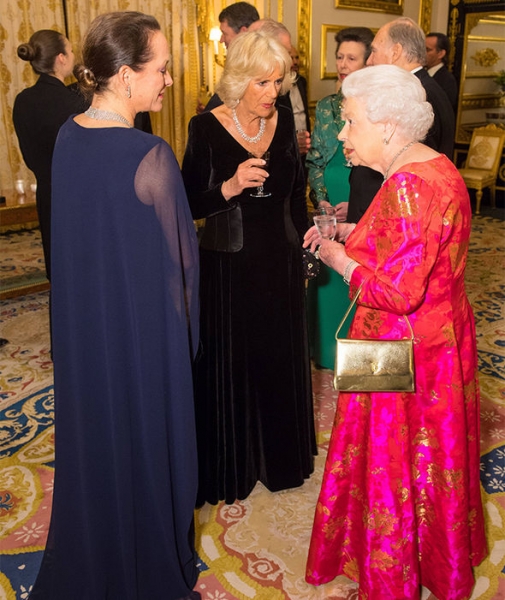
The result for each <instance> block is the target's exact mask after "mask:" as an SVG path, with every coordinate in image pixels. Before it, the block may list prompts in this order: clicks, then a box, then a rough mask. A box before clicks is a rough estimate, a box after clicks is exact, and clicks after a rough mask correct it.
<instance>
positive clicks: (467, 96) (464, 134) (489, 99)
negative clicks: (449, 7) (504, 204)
mask: <svg viewBox="0 0 505 600" xmlns="http://www.w3.org/2000/svg"><path fill="white" fill-rule="evenodd" d="M479 8H481V9H482V8H483V7H482V6H481V7H479ZM486 22H489V23H490V24H492V25H494V26H499V27H502V28H503V26H504V25H505V10H504V9H501V10H488V11H486V12H468V13H466V15H465V19H464V35H463V38H462V42H463V45H462V53H461V71H460V74H459V75H460V81H459V97H458V111H457V115H456V140H455V141H456V143H457V144H458V143H459V144H467V143H469V142H470V139H471V137H472V130H473V128H474V127H477V126H482V125H485V124H486V122H479V123H464V121H463V115H464V112H465V111H470V110H485V109H493V108H499V107H500V100H501V94H500V92H499V90H498V89H497V90H496V91H494V92H491V91H485V92H484V93H468V92H466V93H465V84H466V82H467V81H468V80H470V79H487V80H489V79H490V78H492V77H493V76H494V74H495V73H496V68H493V64H491V63H493V60H495V57H494V56H493V55H492V54H493V51H494V50H493V46H496V47H498V46H501V45H503V49H502V52H501V57H502V58H503V57H504V56H505V35H503V37H499V36H496V35H489V36H486V35H473V34H472V31H473V30H474V29H475V27H477V25H479V24H485V23H486ZM472 42H477V43H479V42H485V43H486V44H485V45H486V46H487V48H486V50H489V51H490V52H491V57H490V60H489V61H488V62H489V64H487V63H486V60H484V57H483V60H482V64H481V65H480V66H481V67H482V68H480V69H479V65H477V67H476V69H475V70H472V69H471V68H470V67H469V63H470V59H471V58H472V57H471V56H469V52H470V53H471V52H472V50H471V49H470V47H471V45H472ZM474 62H476V63H477V61H476V60H475V58H474ZM498 70H499V69H498Z"/></svg>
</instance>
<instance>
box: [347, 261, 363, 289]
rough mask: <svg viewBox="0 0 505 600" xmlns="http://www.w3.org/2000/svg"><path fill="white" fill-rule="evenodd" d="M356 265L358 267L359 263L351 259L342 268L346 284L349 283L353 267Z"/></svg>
mask: <svg viewBox="0 0 505 600" xmlns="http://www.w3.org/2000/svg"><path fill="white" fill-rule="evenodd" d="M356 267H359V263H358V262H356V261H355V260H353V259H351V260H350V261H349V262H348V263H347V265H346V266H345V268H344V273H343V278H344V283H346V284H347V285H349V284H350V282H351V277H352V274H353V273H354V269H355V268H356Z"/></svg>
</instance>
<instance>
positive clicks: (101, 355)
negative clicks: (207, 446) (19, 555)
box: [30, 119, 199, 600]
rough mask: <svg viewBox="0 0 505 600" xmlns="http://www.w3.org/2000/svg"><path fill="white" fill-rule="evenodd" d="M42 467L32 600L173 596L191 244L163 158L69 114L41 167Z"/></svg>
mask: <svg viewBox="0 0 505 600" xmlns="http://www.w3.org/2000/svg"><path fill="white" fill-rule="evenodd" d="M52 180H53V199H52V200H53V202H52V233H53V235H52V273H53V279H52V318H53V354H54V393H55V418H56V433H55V446H56V459H55V483H54V499H53V508H52V518H51V525H50V531H49V537H48V541H47V547H46V551H45V554H44V558H43V561H42V566H41V570H40V574H39V577H38V579H37V581H36V584H35V587H34V590H33V592H32V594H31V596H30V599H31V600H39V599H45V600H64V599H65V600H68V599H72V600H106V599H107V600H148V599H149V600H150V599H152V598H161V597H162V598H164V599H165V600H174V599H176V598H181V597H184V596H186V595H188V594H189V593H190V591H191V590H192V588H193V587H194V585H195V583H196V579H197V567H196V555H195V550H194V539H193V538H194V532H193V510H194V505H195V498H196V492H197V456H196V437H195V422H194V405H193V385H192V357H193V355H194V352H195V349H196V346H197V343H198V336H199V334H198V277H199V273H198V268H199V267H198V246H197V241H196V234H195V228H194V224H193V221H192V217H191V213H190V210H189V207H188V204H187V198H186V194H185V191H184V186H183V182H182V178H181V173H180V170H179V167H178V164H177V162H176V159H175V157H174V155H173V153H172V151H171V149H170V147H169V146H168V144H166V142H165V141H163V140H162V139H161V138H158V137H156V136H153V135H149V134H147V133H144V132H142V131H139V130H137V129H126V128H118V127H115V128H103V129H102V128H99V129H87V128H83V127H80V126H79V125H77V124H76V123H75V122H74V121H73V119H69V120H68V121H67V122H66V123H65V125H63V127H62V129H61V130H60V133H59V136H58V140H57V143H56V147H55V151H54V160H53V172H52Z"/></svg>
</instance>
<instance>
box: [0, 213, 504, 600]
mask: <svg viewBox="0 0 505 600" xmlns="http://www.w3.org/2000/svg"><path fill="white" fill-rule="evenodd" d="M504 234H505V227H504V223H503V221H500V220H499V219H493V218H489V217H484V216H480V217H474V223H473V233H472V239H471V245H470V253H469V264H468V269H467V286H468V294H469V297H470V300H471V302H472V306H473V308H474V312H475V317H476V322H477V336H478V349H479V370H480V386H481V392H482V410H481V449H482V458H481V482H482V491H483V499H484V510H485V514H486V527H487V539H488V546H489V556H488V557H487V558H486V560H485V561H483V563H482V564H481V565H480V566H479V567H478V568H477V569H476V570H475V576H476V585H475V588H474V592H473V595H472V600H505V315H504V308H505V302H504V301H505V268H504V267H505V264H504V263H505V247H504V239H505V236H504ZM0 326H1V332H0V337H2V338H6V339H8V340H9V343H8V344H7V345H5V346H3V347H2V348H0V357H1V366H0V599H1V600H3V599H5V600H26V599H27V598H28V595H29V591H30V589H31V586H32V585H33V582H34V580H35V578H36V575H37V571H38V569H39V566H40V561H41V558H42V552H43V548H44V544H45V541H46V537H47V528H48V523H49V517H50V510H51V509H50V506H51V498H52V482H53V474H54V471H53V469H54V464H53V460H54V450H53V434H54V427H53V388H52V363H51V361H50V356H49V335H48V295H47V293H45V292H44V293H39V294H34V295H31V296H24V297H21V298H18V299H11V300H6V301H3V302H1V303H0ZM331 378H332V373H331V371H328V370H316V369H314V370H313V385H314V399H315V407H316V423H317V428H318V447H319V456H318V457H317V459H316V469H315V472H314V474H313V475H312V477H311V478H310V479H309V480H307V481H306V482H305V484H304V485H303V486H302V487H300V488H297V489H294V490H289V491H284V492H277V493H270V492H268V491H267V490H266V489H265V488H264V487H263V486H262V485H261V484H258V485H257V486H256V488H255V489H254V491H253V493H252V494H251V495H250V496H249V498H247V499H246V500H244V501H242V502H235V503H234V504H232V505H226V504H224V503H221V504H219V505H217V506H210V505H205V506H204V507H203V508H201V509H200V510H198V511H196V513H195V520H196V527H197V549H198V554H199V557H200V571H201V572H200V578H199V580H198V583H197V586H196V588H195V589H197V590H198V591H199V592H200V593H201V595H202V598H203V600H250V599H252V600H281V599H282V600H302V599H303V600H358V591H357V585H356V584H355V583H353V582H352V581H350V580H348V579H346V578H345V577H339V578H337V579H335V580H334V581H332V582H331V583H328V584H326V585H324V586H321V587H319V588H315V587H313V586H309V585H308V584H306V583H305V581H304V572H305V561H306V555H307V549H308V544H309V539H310V533H311V528H312V519H313V513H314V507H315V504H316V500H317V495H318V492H319V486H320V483H321V477H322V472H323V466H324V460H325V455H326V448H327V444H328V440H329V435H330V431H331V426H332V421H333V417H334V413H335V408H336V401H337V395H336V393H335V392H334V391H333V389H332V386H331ZM117 600H121V599H117ZM422 600H435V598H434V597H433V596H432V595H431V594H430V593H429V591H428V590H423V595H422Z"/></svg>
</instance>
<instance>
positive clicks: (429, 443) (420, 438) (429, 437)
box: [412, 427, 439, 448]
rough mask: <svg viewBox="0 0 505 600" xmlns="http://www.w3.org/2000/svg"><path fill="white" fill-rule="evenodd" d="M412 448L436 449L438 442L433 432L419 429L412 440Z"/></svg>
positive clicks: (422, 428) (423, 428) (432, 430)
mask: <svg viewBox="0 0 505 600" xmlns="http://www.w3.org/2000/svg"><path fill="white" fill-rule="evenodd" d="M412 445H413V446H426V447H427V448H438V447H439V444H438V440H437V436H436V435H435V430H434V429H430V430H428V429H427V428H426V427H421V428H420V429H419V431H418V432H417V433H416V434H415V436H414V437H413V439H412Z"/></svg>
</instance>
